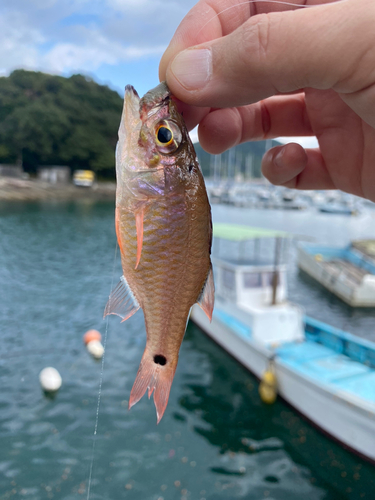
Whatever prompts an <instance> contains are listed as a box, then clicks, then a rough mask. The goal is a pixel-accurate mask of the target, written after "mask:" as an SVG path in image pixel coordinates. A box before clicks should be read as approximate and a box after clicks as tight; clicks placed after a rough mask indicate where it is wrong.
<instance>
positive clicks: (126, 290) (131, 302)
mask: <svg viewBox="0 0 375 500" xmlns="http://www.w3.org/2000/svg"><path fill="white" fill-rule="evenodd" d="M139 307H140V305H139V304H138V302H137V299H136V298H135V296H134V294H133V292H132V291H131V289H130V286H129V285H128V282H127V281H126V279H125V277H124V276H121V279H120V281H119V282H118V284H117V285H116V287H115V288H114V289H113V290H112V292H111V295H110V296H109V299H108V302H107V305H106V306H105V310H104V316H103V317H104V318H105V317H106V316H107V315H108V314H117V316H120V318H122V321H126V320H127V319H128V318H130V316H133V314H134V313H136V312H137V311H138V309H139Z"/></svg>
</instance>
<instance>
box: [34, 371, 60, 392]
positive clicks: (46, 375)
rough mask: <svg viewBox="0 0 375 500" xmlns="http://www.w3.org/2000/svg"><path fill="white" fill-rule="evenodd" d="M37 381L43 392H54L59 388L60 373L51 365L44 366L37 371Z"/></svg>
mask: <svg viewBox="0 0 375 500" xmlns="http://www.w3.org/2000/svg"><path fill="white" fill-rule="evenodd" d="M39 381H40V385H41V386H42V389H43V390H44V391H45V392H56V391H58V390H59V389H60V387H61V383H62V379H61V376H60V373H59V372H58V371H57V370H56V369H55V368H52V367H51V366H49V367H47V368H44V369H43V370H42V371H41V372H40V373H39Z"/></svg>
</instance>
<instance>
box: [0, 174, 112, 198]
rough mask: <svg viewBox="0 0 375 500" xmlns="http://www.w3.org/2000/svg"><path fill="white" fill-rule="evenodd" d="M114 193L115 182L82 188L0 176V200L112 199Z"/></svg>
mask: <svg viewBox="0 0 375 500" xmlns="http://www.w3.org/2000/svg"><path fill="white" fill-rule="evenodd" d="M115 195H116V183H115V182H96V183H95V184H94V186H93V187H92V188H84V187H77V186H74V185H73V184H50V183H48V182H43V181H39V180H29V179H28V180H25V179H17V178H14V177H0V201H47V200H61V201H72V200H82V199H89V200H108V201H112V200H113V201H114V200H115Z"/></svg>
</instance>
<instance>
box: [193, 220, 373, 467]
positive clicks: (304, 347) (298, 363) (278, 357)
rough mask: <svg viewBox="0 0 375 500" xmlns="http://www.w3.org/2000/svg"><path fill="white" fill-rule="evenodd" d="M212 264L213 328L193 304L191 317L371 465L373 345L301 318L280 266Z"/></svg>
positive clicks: (238, 260) (217, 260)
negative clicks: (273, 380) (270, 374)
mask: <svg viewBox="0 0 375 500" xmlns="http://www.w3.org/2000/svg"><path fill="white" fill-rule="evenodd" d="M214 236H215V238H220V239H225V240H231V241H233V240H235V241H237V242H238V243H239V247H241V244H243V242H245V241H247V240H250V239H253V240H255V241H257V240H259V239H264V238H273V239H276V241H277V242H280V241H282V240H283V239H284V237H285V236H286V235H285V234H284V235H283V234H281V233H280V232H272V231H264V230H257V229H255V228H248V227H246V226H233V225H225V224H216V225H214ZM254 247H255V248H256V244H255V245H254ZM276 248H280V244H277V245H276ZM278 253H279V252H278ZM213 263H214V275H215V288H216V299H215V308H214V313H213V318H212V322H211V323H210V322H209V321H208V319H207V317H206V315H205V313H204V312H203V311H202V310H201V309H200V307H199V306H197V305H195V306H194V307H193V309H192V312H191V319H192V320H193V321H194V322H195V323H196V324H197V325H198V326H200V327H201V328H202V329H203V330H204V331H205V332H206V333H207V334H208V335H209V336H210V337H212V338H213V339H214V340H215V341H216V342H217V343H218V344H220V345H221V346H222V347H223V348H224V349H225V350H226V351H228V352H229V353H230V354H231V355H232V356H233V357H235V358H236V359H237V360H238V361H240V362H241V363H242V364H243V365H244V366H245V367H246V368H248V369H249V370H250V371H251V372H253V373H254V374H255V375H256V376H257V377H258V378H260V379H262V377H263V374H264V373H265V372H266V371H267V370H270V367H271V369H272V370H273V371H274V373H275V375H276V380H277V388H278V393H279V395H280V396H281V397H282V398H283V399H284V400H285V401H287V402H288V403H290V404H291V405H292V406H293V407H294V408H295V409H296V410H298V411H299V412H300V413H301V414H302V415H304V416H305V417H306V418H307V419H309V420H310V421H311V422H313V423H314V424H315V425H316V426H318V427H319V428H321V429H322V430H323V431H325V432H326V433H328V434H329V435H330V436H331V437H333V438H335V439H336V440H338V441H339V442H341V443H342V444H343V445H344V446H345V447H347V448H349V449H351V450H353V451H355V452H356V453H358V454H360V455H361V456H363V457H364V458H366V459H368V460H370V461H374V462H375V344H373V343H371V342H367V341H365V340H362V339H359V338H357V337H355V336H353V335H351V334H349V333H346V332H343V331H340V330H337V329H335V328H332V327H330V326H328V325H326V324H324V323H321V322H318V321H316V320H313V319H311V318H307V317H305V316H304V315H303V311H302V309H301V308H300V307H299V306H298V305H296V304H292V303H290V302H288V301H287V282H286V268H285V266H283V265H282V264H280V263H279V262H278V259H277V258H276V260H275V261H273V262H272V261H269V262H266V261H265V260H264V259H262V260H259V259H254V258H244V257H243V256H242V257H241V256H238V257H235V256H234V255H233V252H231V255H230V258H226V257H214V258H213Z"/></svg>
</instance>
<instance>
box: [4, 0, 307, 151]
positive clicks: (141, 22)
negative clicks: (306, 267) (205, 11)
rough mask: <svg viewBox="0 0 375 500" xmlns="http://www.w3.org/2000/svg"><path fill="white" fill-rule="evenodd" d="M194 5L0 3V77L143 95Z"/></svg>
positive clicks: (156, 1) (168, 0)
mask: <svg viewBox="0 0 375 500" xmlns="http://www.w3.org/2000/svg"><path fill="white" fill-rule="evenodd" d="M196 1H197V0H0V76H7V75H9V73H10V72H11V71H13V70H14V69H18V68H24V69H30V70H37V71H44V72H46V73H52V74H59V75H64V76H70V75H72V74H74V73H82V74H85V75H89V76H91V77H92V78H93V79H94V80H96V81H97V82H98V83H101V84H106V85H108V86H109V87H111V88H113V89H115V90H117V91H118V92H119V93H120V94H122V93H123V90H124V87H125V85H126V84H131V85H133V86H134V87H135V88H136V90H137V91H138V93H139V94H140V95H143V94H144V93H145V92H147V91H148V90H149V89H150V88H152V87H154V86H155V85H157V84H158V83H159V79H158V66H159V60H160V57H161V55H162V54H163V52H164V50H165V49H166V47H167V45H168V43H169V41H170V39H171V38H172V36H173V33H174V32H175V30H176V29H177V26H178V25H179V23H180V22H181V20H182V19H183V17H184V16H185V14H187V12H188V11H189V10H190V9H191V7H193V5H194V4H195V3H196ZM300 139H301V138H299V139H298V141H299V142H301V141H300ZM309 141H310V142H311V138H310V139H309ZM302 143H303V141H302Z"/></svg>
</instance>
